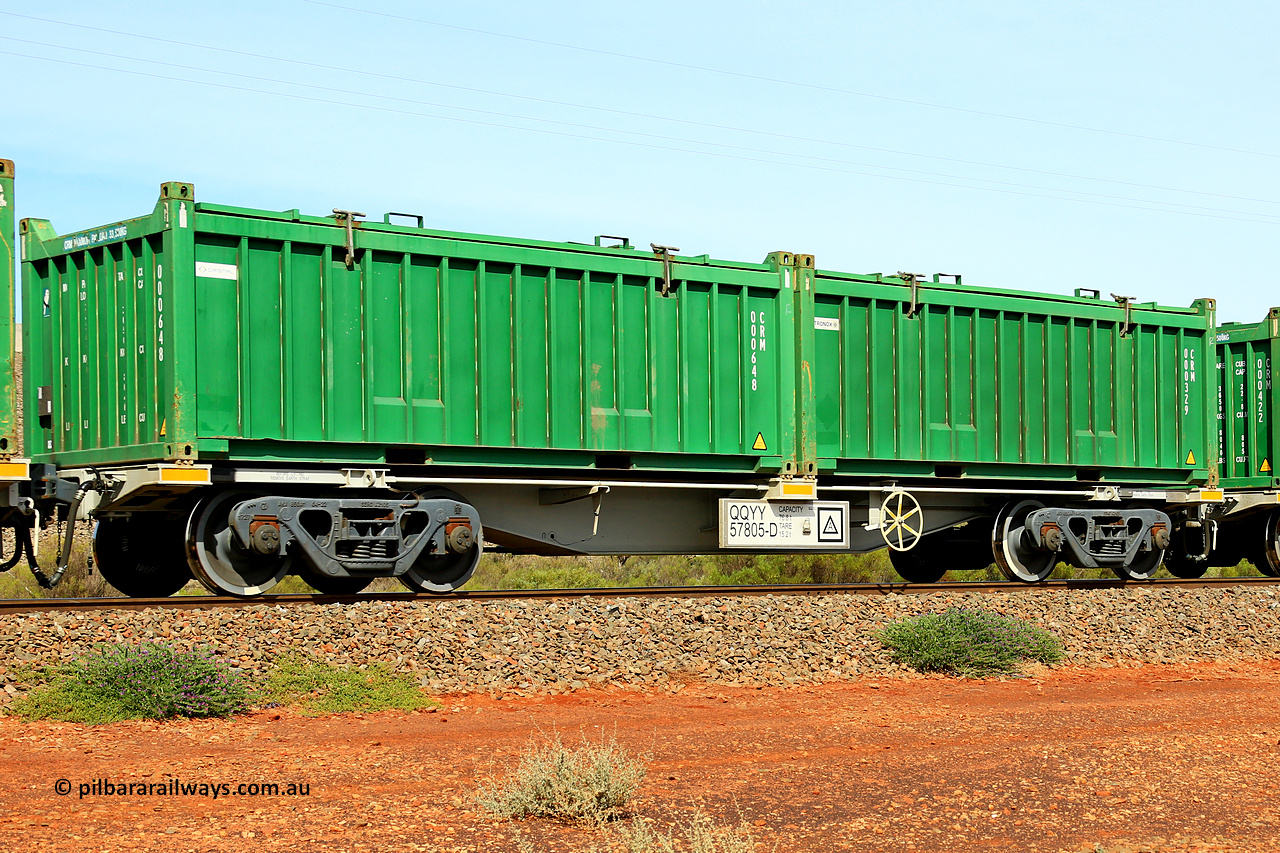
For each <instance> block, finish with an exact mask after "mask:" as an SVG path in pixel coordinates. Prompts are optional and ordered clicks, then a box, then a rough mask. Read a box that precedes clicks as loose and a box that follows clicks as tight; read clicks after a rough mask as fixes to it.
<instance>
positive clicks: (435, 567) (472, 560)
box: [400, 490, 484, 594]
mask: <svg viewBox="0 0 1280 853" xmlns="http://www.w3.org/2000/svg"><path fill="white" fill-rule="evenodd" d="M418 497H420V498H422V499H430V498H450V499H452V500H455V501H457V502H458V503H460V504H465V503H466V501H465V500H464V499H463V497H462V496H461V495H458V494H456V493H454V492H450V491H445V490H436V491H432V492H428V493H425V494H421V495H419V496H418ZM427 532H430V531H427ZM470 541H471V547H470V548H468V549H466V550H465V551H461V552H454V551H448V552H446V553H444V554H427V553H423V554H422V555H421V556H419V557H418V559H417V560H415V561H414V563H413V565H412V566H410V567H409V570H408V571H407V572H405V573H404V574H402V575H401V576H400V583H402V584H404V585H405V587H407V588H408V589H410V590H412V591H414V592H433V593H436V594H444V593H449V592H453V591H454V590H455V589H457V588H458V587H460V586H462V585H463V584H464V583H466V582H467V581H469V580H471V576H472V575H473V574H475V572H476V566H478V565H480V556H481V553H482V543H483V542H484V529H483V528H482V527H481V526H480V523H479V519H478V518H477V519H476V521H475V522H474V523H473V524H472V530H471V536H470Z"/></svg>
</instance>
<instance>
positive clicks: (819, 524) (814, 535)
mask: <svg viewBox="0 0 1280 853" xmlns="http://www.w3.org/2000/svg"><path fill="white" fill-rule="evenodd" d="M720 547H721V548H824V549H825V548H831V549H837V548H848V547H849V502H848V501H796V502H793V503H788V502H786V501H764V500H753V501H748V500H738V499H736V498H721V499H720Z"/></svg>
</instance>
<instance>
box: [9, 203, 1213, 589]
mask: <svg viewBox="0 0 1280 853" xmlns="http://www.w3.org/2000/svg"><path fill="white" fill-rule="evenodd" d="M423 224H424V223H423V221H422V219H421V217H414V216H410V217H406V216H404V215H403V214H387V215H385V216H384V217H383V218H382V221H380V222H378V221H368V220H367V219H366V217H365V216H364V214H361V213H357V212H354V211H351V210H341V209H336V210H335V211H334V213H333V215H332V216H325V217H318V216H308V215H304V214H301V213H300V212H299V211H297V210H286V211H282V212H280V211H264V210H251V209H243V208H235V207H227V206H222V205H215V204H209V203H205V202H199V203H197V201H196V195H195V188H194V187H193V186H192V185H191V184H187V183H180V182H171V183H166V184H163V185H162V187H161V194H160V199H159V200H158V202H157V204H156V206H155V208H154V209H153V211H152V212H151V213H150V214H148V215H146V216H142V217H138V218H134V219H128V220H122V221H119V222H115V223H112V224H110V225H107V226H105V227H102V228H95V229H92V230H88V231H82V232H77V233H73V234H66V235H59V234H57V233H56V231H55V230H54V229H53V227H52V226H51V224H50V223H49V222H47V221H44V220H36V219H24V220H22V222H21V228H20V231H21V246H22V258H23V265H22V269H23V288H24V300H25V304H26V305H27V306H28V308H27V319H26V321H25V322H24V324H23V335H24V352H25V355H26V360H25V362H24V381H25V386H24V387H25V398H26V405H27V409H26V411H27V412H28V413H30V414H29V415H28V417H27V418H26V419H25V424H24V441H25V447H26V448H27V452H28V454H29V456H30V462H31V471H32V474H31V476H30V479H29V480H28V481H27V482H26V483H24V484H22V485H21V486H20V488H19V490H18V491H19V492H20V493H21V494H20V496H19V497H18V498H17V499H16V500H15V501H14V502H13V508H12V509H11V510H10V513H9V516H8V520H9V523H10V524H13V525H14V526H17V527H19V528H22V527H24V526H25V527H31V526H34V525H36V523H37V522H36V519H37V518H38V519H40V523H44V524H47V523H48V522H49V521H50V519H52V518H55V517H59V516H61V517H67V516H70V517H92V518H94V519H95V520H96V522H97V524H96V528H95V530H96V532H95V554H96V559H97V565H98V566H99V569H100V571H101V572H102V574H103V576H104V577H105V578H106V579H107V580H108V581H110V582H111V583H112V584H113V585H114V586H116V587H117V588H119V589H121V590H122V591H124V592H126V593H128V594H131V595H138V596H144V595H165V594H169V593H171V592H173V591H175V590H176V589H178V588H179V587H180V586H182V585H183V584H184V583H185V582H186V581H187V580H188V579H189V578H190V577H191V576H192V575H194V576H195V577H196V578H197V579H199V580H200V582H201V583H203V584H204V585H205V586H206V587H207V588H209V589H210V590H212V591H215V592H220V593H230V594H233V595H242V596H252V595H256V594H259V593H262V592H265V591H267V590H269V589H270V588H271V587H272V586H273V585H274V584H276V583H277V582H279V580H280V579H281V578H283V577H285V576H286V575H288V574H290V573H296V574H299V575H301V576H303V577H304V578H305V579H306V580H307V581H308V582H309V583H311V584H312V585H313V586H315V587H316V588H318V589H320V590H322V591H326V592H354V591H358V590H359V589H362V588H363V587H364V586H366V585H367V584H368V583H369V582H370V581H371V580H372V579H373V578H375V577H383V576H395V577H398V578H400V579H401V581H402V582H403V583H404V584H405V585H406V586H408V587H409V588H410V589H413V590H422V591H431V592H446V591H450V590H453V589H456V588H457V587H459V586H460V585H462V584H463V583H465V582H466V580H467V579H468V578H469V577H470V575H471V574H472V572H473V571H474V569H475V566H476V564H477V562H478V560H479V559H480V557H481V550H482V544H487V545H488V546H490V547H496V548H502V549H507V550H511V551H520V552H531V553H543V554H562V555H571V554H636V553H675V554H681V553H686V554H695V553H698V554H703V553H716V552H734V551H743V550H746V551H769V550H792V551H800V550H813V551H819V552H847V551H870V550H874V549H876V548H881V547H885V546H888V547H890V548H891V549H893V559H894V565H895V566H896V567H897V568H898V571H899V572H900V573H901V574H903V576H904V577H906V578H907V579H908V580H930V579H936V578H937V577H940V576H941V574H942V573H943V572H944V571H945V570H946V569H947V568H969V567H973V566H978V565H981V566H985V565H989V564H990V563H991V562H992V560H993V559H994V560H995V561H996V562H997V563H998V564H999V565H1000V567H1001V568H1002V569H1003V570H1004V571H1005V573H1006V574H1007V575H1008V576H1009V577H1010V578H1013V579H1017V580H1023V581H1035V580H1039V579H1042V578H1043V577H1045V576H1047V575H1048V573H1049V571H1050V570H1051V569H1052V567H1053V565H1055V564H1056V562H1057V561H1059V560H1065V561H1067V562H1071V563H1074V564H1077V565H1087V566H1107V567H1110V568H1112V569H1113V570H1114V571H1116V572H1117V573H1118V574H1119V575H1121V576H1122V577H1133V578H1143V577H1147V576H1149V575H1150V574H1151V573H1152V572H1154V571H1155V570H1156V568H1157V567H1158V566H1159V565H1160V562H1161V560H1162V558H1163V556H1164V553H1165V550H1166V549H1167V548H1168V547H1169V544H1170V542H1171V540H1172V539H1173V538H1174V537H1175V536H1177V535H1178V534H1179V533H1180V532H1181V530H1182V528H1183V527H1185V526H1186V525H1187V524H1189V523H1190V524H1195V523H1198V520H1199V519H1200V518H1202V517H1203V516H1204V515H1205V513H1206V512H1207V510H1206V509H1205V507H1206V506H1208V505H1211V504H1213V503H1215V501H1220V498H1221V495H1220V493H1219V492H1215V491H1214V490H1213V489H1212V488H1211V487H1212V486H1214V485H1215V483H1214V477H1215V460H1214V459H1213V457H1212V453H1213V451H1214V449H1215V444H1216V442H1214V441H1212V440H1211V438H1212V437H1213V429H1212V427H1213V424H1214V423H1215V421H1214V419H1213V417H1212V414H1211V413H1210V407H1209V402H1210V401H1211V400H1212V396H1213V394H1214V393H1215V392H1216V388H1215V382H1214V379H1213V376H1212V373H1211V372H1210V373H1205V372H1204V366H1205V365H1207V364H1210V363H1211V361H1210V360H1211V358H1212V354H1213V349H1212V347H1213V344H1212V330H1213V324H1214V320H1213V302H1212V301H1211V300H1201V301H1199V302H1197V303H1195V304H1194V305H1193V306H1191V307H1190V308H1167V307H1161V306H1157V305H1155V304H1151V303H1143V304H1138V303H1135V302H1133V301H1132V300H1130V299H1120V300H1118V301H1113V302H1107V301H1104V300H1101V299H1099V298H1098V295H1099V294H1097V293H1096V292H1093V293H1087V292H1083V291H1078V292H1077V295H1076V296H1075V297H1064V296H1051V295H1045V294H1036V293H1029V292H1014V291H997V290H989V289H978V288H974V287H970V286H966V285H963V284H962V283H961V282H960V280H959V277H950V278H948V277H943V276H937V277H935V278H934V280H932V281H928V282H926V281H924V280H923V277H921V276H915V275H910V274H906V273H900V274H898V275H896V276H885V275H870V276H867V275H851V274H845V273H838V272H830V271H825V270H819V269H817V267H816V265H815V263H814V259H813V257H812V256H810V255H805V254H796V253H793V252H774V253H772V254H770V255H768V256H767V257H766V258H765V260H764V261H763V262H761V263H741V262H728V261H720V260H714V259H712V258H710V257H708V256H705V255H703V256H690V255H687V254H678V253H679V251H680V250H678V249H675V248H672V247H668V246H660V245H652V251H641V250H638V249H636V248H633V247H632V246H631V245H630V242H629V241H628V240H626V239H625V238H610V237H597V238H596V240H595V241H594V243H592V244H578V243H553V242H543V241H533V240H516V239H509V238H503V237H493V236H485V235H476V234H463V233H455V232H447V231H440V230H433V229H428V228H425V227H423ZM31 414H34V415H35V416H34V417H33V416H31ZM15 452H16V450H15ZM68 528H70V525H68ZM66 553H67V547H66V546H65V544H64V548H63V553H62V554H61V555H60V562H61V563H63V564H65V557H66Z"/></svg>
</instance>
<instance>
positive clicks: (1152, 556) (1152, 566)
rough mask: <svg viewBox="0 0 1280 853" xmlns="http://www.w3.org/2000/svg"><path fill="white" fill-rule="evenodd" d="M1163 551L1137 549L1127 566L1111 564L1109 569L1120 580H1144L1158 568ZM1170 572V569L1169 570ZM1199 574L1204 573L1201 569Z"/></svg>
mask: <svg viewBox="0 0 1280 853" xmlns="http://www.w3.org/2000/svg"><path fill="white" fill-rule="evenodd" d="M1166 551H1167V549H1166V550H1165V551H1139V552H1138V555H1137V556H1136V557H1134V558H1133V562H1132V563H1130V564H1129V565H1127V566H1113V567H1112V568H1111V571H1112V572H1114V573H1115V576H1116V577H1118V578H1120V580H1125V581H1145V580H1149V579H1150V578H1151V576H1152V575H1154V574H1155V573H1156V570H1158V569H1159V568H1160V564H1161V563H1163V562H1164V555H1165V553H1166ZM1170 571H1171V572H1172V569H1171V570H1170ZM1201 574H1204V572H1203V570H1202V571H1201Z"/></svg>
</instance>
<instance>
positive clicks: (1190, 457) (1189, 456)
mask: <svg viewBox="0 0 1280 853" xmlns="http://www.w3.org/2000/svg"><path fill="white" fill-rule="evenodd" d="M1187 464H1188V465H1194V464H1196V455H1195V453H1194V452H1192V451H1190V450H1188V451H1187Z"/></svg>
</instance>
